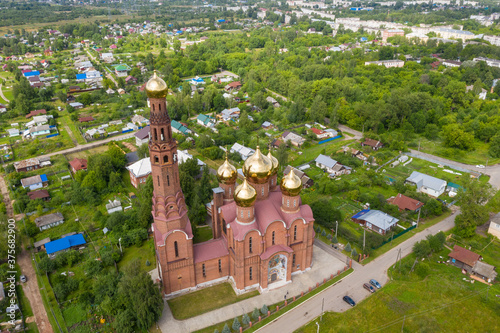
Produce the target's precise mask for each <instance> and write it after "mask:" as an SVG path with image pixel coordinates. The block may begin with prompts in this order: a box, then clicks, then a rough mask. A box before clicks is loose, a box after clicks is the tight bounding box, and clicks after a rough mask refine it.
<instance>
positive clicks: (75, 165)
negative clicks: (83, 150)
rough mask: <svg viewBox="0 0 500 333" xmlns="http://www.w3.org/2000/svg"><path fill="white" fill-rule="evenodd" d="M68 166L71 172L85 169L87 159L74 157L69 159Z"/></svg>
mask: <svg viewBox="0 0 500 333" xmlns="http://www.w3.org/2000/svg"><path fill="white" fill-rule="evenodd" d="M69 166H70V168H71V171H72V172H73V173H77V172H78V171H80V170H83V171H87V160H86V159H84V158H77V157H75V158H74V159H72V160H71V161H69Z"/></svg>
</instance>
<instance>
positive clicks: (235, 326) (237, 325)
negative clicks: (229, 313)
mask: <svg viewBox="0 0 500 333" xmlns="http://www.w3.org/2000/svg"><path fill="white" fill-rule="evenodd" d="M240 327H241V323H240V321H239V320H238V317H235V318H234V320H233V325H232V328H233V330H234V331H239V330H240Z"/></svg>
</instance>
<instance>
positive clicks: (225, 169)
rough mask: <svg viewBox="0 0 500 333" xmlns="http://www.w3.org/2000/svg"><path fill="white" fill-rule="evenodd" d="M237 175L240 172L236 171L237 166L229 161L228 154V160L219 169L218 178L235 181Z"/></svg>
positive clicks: (224, 181) (223, 181)
mask: <svg viewBox="0 0 500 333" xmlns="http://www.w3.org/2000/svg"><path fill="white" fill-rule="evenodd" d="M237 177H238V172H237V171H236V168H235V167H234V166H233V165H232V164H231V163H229V161H228V160H227V156H226V160H225V161H224V163H222V165H221V166H220V167H219V169H218V170H217V178H218V179H219V182H221V183H234V182H235V181H236V178H237Z"/></svg>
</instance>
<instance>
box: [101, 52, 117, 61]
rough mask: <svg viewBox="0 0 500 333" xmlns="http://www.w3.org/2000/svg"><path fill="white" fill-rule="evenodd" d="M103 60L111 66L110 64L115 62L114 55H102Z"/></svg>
mask: <svg viewBox="0 0 500 333" xmlns="http://www.w3.org/2000/svg"><path fill="white" fill-rule="evenodd" d="M101 60H102V61H104V62H107V63H108V64H109V63H112V62H113V61H115V58H114V57H113V53H111V52H105V53H101Z"/></svg>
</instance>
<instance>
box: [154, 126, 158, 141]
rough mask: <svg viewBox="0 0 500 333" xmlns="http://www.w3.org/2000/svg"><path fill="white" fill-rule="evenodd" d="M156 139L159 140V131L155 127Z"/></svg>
mask: <svg viewBox="0 0 500 333" xmlns="http://www.w3.org/2000/svg"><path fill="white" fill-rule="evenodd" d="M155 140H158V132H157V131H156V128H155Z"/></svg>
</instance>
